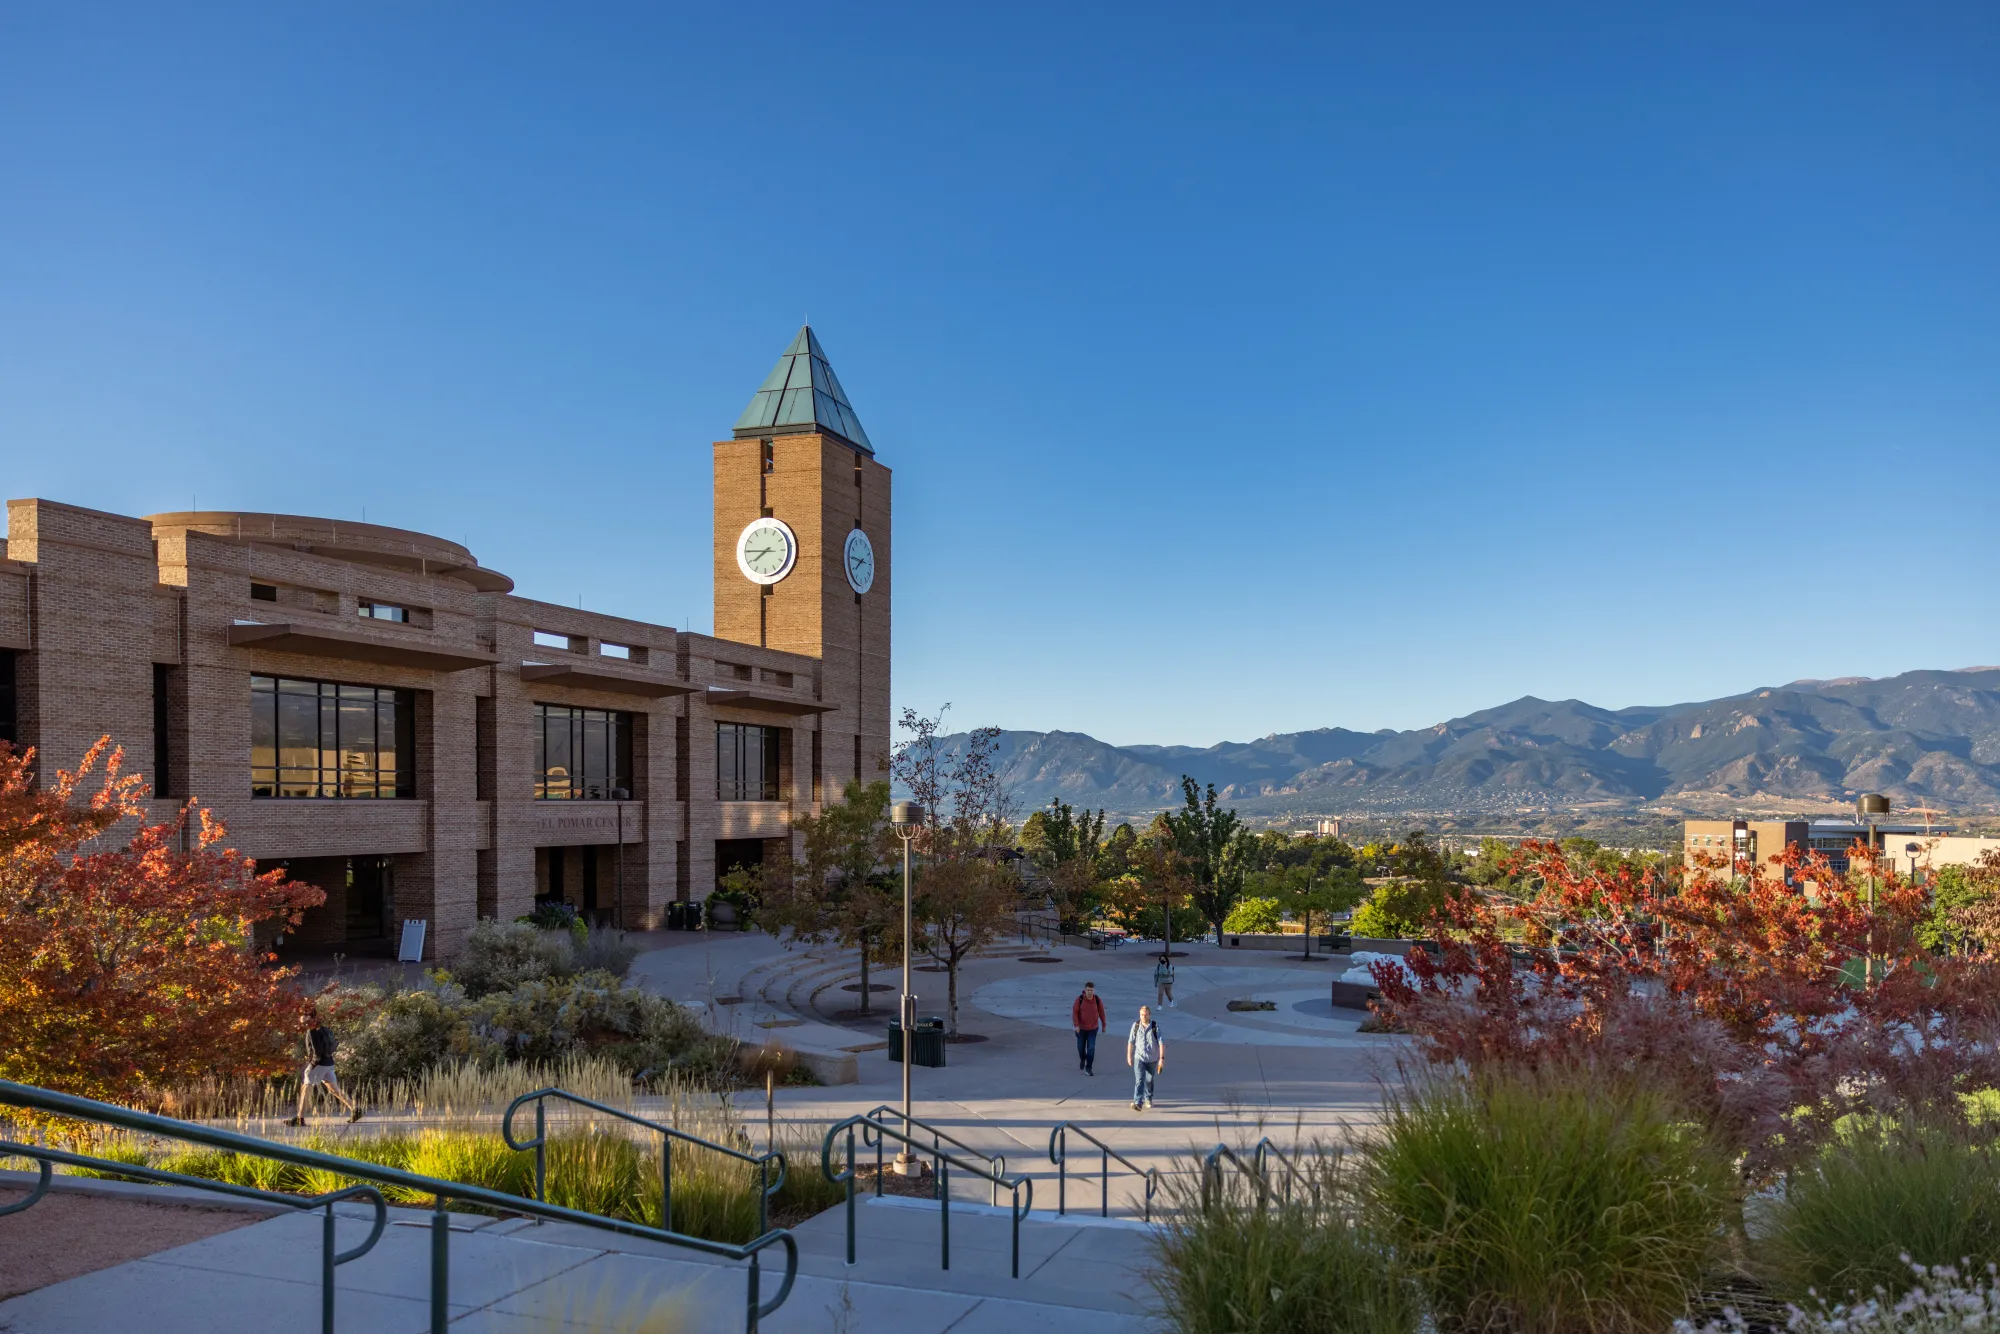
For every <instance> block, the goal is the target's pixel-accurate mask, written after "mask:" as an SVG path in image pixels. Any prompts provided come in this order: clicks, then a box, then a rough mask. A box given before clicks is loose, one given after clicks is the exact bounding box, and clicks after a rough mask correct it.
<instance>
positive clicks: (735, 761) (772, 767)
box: [715, 723, 778, 801]
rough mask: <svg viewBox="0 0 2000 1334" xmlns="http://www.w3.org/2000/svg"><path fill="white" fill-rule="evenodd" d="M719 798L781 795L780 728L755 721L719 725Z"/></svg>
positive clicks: (769, 798)
mask: <svg viewBox="0 0 2000 1334" xmlns="http://www.w3.org/2000/svg"><path fill="white" fill-rule="evenodd" d="M715 796H716V800H718V801H776V800H777V799H778V729H777V728H775V727H758V726H756V725H755V724H752V723H717V724H716V725H715Z"/></svg>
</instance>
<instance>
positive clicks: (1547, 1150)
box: [1362, 1073, 1737, 1334]
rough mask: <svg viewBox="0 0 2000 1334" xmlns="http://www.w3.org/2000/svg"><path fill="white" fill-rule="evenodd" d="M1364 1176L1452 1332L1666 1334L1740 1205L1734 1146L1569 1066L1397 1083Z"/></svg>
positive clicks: (1371, 1214)
mask: <svg viewBox="0 0 2000 1334" xmlns="http://www.w3.org/2000/svg"><path fill="white" fill-rule="evenodd" d="M1362 1186H1363V1191H1364V1194H1365V1196H1366V1200H1367V1210H1366V1215H1365V1216H1366V1217H1367V1218H1368V1220H1369V1221H1370V1223H1371V1225H1372V1226H1373V1227H1374V1228H1375V1229H1376V1230H1377V1233H1378V1235H1380V1236H1381V1237H1382V1239H1383V1240H1384V1241H1385V1242H1386V1243H1387V1244H1388V1246H1389V1247H1391V1248H1392V1249H1393V1251H1394V1252H1395V1254H1397V1255H1398V1256H1399V1257H1400V1258H1401V1259H1402V1260H1403V1261H1404V1262H1405V1263H1407V1264H1408V1266H1409V1267H1410V1270H1411V1272H1412V1274H1413V1276H1414V1278H1415V1280H1416V1282H1417V1284H1418V1286H1419V1287H1420V1289H1421V1290H1422V1292H1423V1294H1424V1296H1425V1299H1426V1304H1427V1306H1428V1307H1429V1310H1430V1313H1431V1315H1432V1318H1433V1319H1434V1320H1435V1321H1436V1324H1437V1328H1438V1329H1439V1330H1440V1331H1444V1334H1454V1332H1455V1331H1472V1330H1479V1331H1504V1332H1505V1334H1659V1331H1661V1330H1664V1329H1666V1328H1667V1327H1668V1325H1669V1324H1670V1323H1671V1322H1672V1321H1673V1320H1674V1319H1675V1318H1676V1317H1677V1316H1680V1315H1681V1314H1683V1313H1684V1312H1685V1311H1686V1310H1687V1307H1688V1302H1689V1298H1690V1297H1691V1296H1692V1295H1693V1294H1694V1292H1695V1291H1696V1290H1697V1287H1698V1285H1699V1283H1700V1281H1701V1279H1702V1276H1703V1275H1704V1273H1705V1272H1706V1271H1707V1270H1708V1269H1709V1268H1710V1266H1711V1264H1712V1262H1714V1261H1715V1260H1716V1259H1717V1258H1718V1250H1719V1248H1720V1246H1721V1244H1722V1242H1723V1240H1724V1236H1725V1232H1724V1226H1725V1223H1726V1222H1727V1221H1729V1220H1730V1219H1731V1218H1733V1217H1734V1216H1735V1210H1736V1208H1737V1201H1736V1191H1735V1185H1734V1175H1733V1173H1732V1170H1731V1166H1730V1163H1729V1161H1728V1160H1727V1158H1726V1156H1725V1155H1724V1154H1723V1153H1722V1152H1720V1151H1719V1150H1718V1149H1717V1148H1716V1146H1715V1145H1714V1144H1713V1143H1712V1142H1711V1141H1710V1140H1709V1139H1708V1138H1707V1137H1706V1136H1704V1135H1703V1134H1702V1133H1701V1132H1700V1131H1699V1130H1698V1129H1697V1128H1696V1127H1695V1126H1694V1125H1692V1124H1691V1123H1690V1122H1688V1121H1687V1120H1686V1119H1685V1118H1684V1117H1683V1116H1682V1115H1681V1114H1680V1113H1679V1111H1678V1110H1677V1108H1675V1107H1674V1106H1673V1105H1672V1104H1671V1103H1670V1102H1668V1101H1667V1100H1666V1099H1664V1098H1663V1097H1661V1096H1660V1095H1659V1094H1658V1093H1656V1092H1654V1091H1651V1090H1648V1089H1646V1088H1644V1087H1641V1086H1637V1085H1633V1084H1629V1083H1627V1084H1620V1083H1617V1082H1610V1081H1604V1080H1602V1079H1595V1078H1586V1077H1583V1076H1580V1075H1565V1074H1561V1073H1543V1074H1538V1075H1527V1074H1518V1073H1516V1074H1494V1075H1489V1076H1484V1077H1479V1078H1476V1079H1464V1080H1439V1081H1437V1082H1432V1083H1423V1084H1418V1085H1416V1086H1414V1087H1411V1088H1409V1089H1407V1090H1402V1091H1395V1092H1391V1093H1390V1094H1389V1095H1388V1096H1387V1097H1386V1099H1385V1105H1384V1124H1383V1127H1382V1131H1381V1135H1380V1140H1379V1142H1378V1143H1377V1144H1375V1145H1374V1146H1373V1148H1372V1150H1371V1152H1370V1154H1369V1157H1368V1160H1367V1163H1366V1168H1365V1171H1364V1175H1363V1182H1362Z"/></svg>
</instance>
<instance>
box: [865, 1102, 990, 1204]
mask: <svg viewBox="0 0 2000 1334" xmlns="http://www.w3.org/2000/svg"><path fill="white" fill-rule="evenodd" d="M884 1116H893V1117H895V1118H896V1119H897V1120H898V1121H901V1122H902V1123H903V1124H904V1125H905V1126H907V1127H910V1128H911V1129H914V1130H920V1131H922V1132H923V1133H924V1134H926V1135H929V1136H930V1137H931V1149H932V1151H933V1152H935V1151H936V1150H937V1149H938V1148H939V1147H940V1146H941V1145H945V1144H949V1145H951V1146H952V1147H953V1148H955V1149H957V1150H958V1151H959V1152H960V1153H963V1154H965V1155H966V1156H968V1157H971V1158H976V1159H978V1160H979V1161H980V1162H982V1163H985V1164H986V1168H987V1170H986V1171H984V1172H981V1173H979V1176H980V1177H981V1179H982V1180H986V1181H994V1174H997V1175H998V1176H1002V1177H1004V1176H1006V1175H1007V1155H1006V1154H1004V1153H986V1152H984V1151H982V1150H979V1149H975V1148H973V1147H972V1146H971V1145H970V1144H967V1143H966V1142H965V1141H964V1140H962V1139H958V1138H956V1137H954V1136H952V1135H950V1134H947V1133H946V1132H945V1131H943V1130H940V1129H938V1127H936V1126H934V1125H932V1124H931V1123H930V1122H928V1121H920V1120H918V1119H917V1118H916V1117H914V1116H904V1115H903V1109H902V1108H900V1107H891V1106H890V1105H889V1104H888V1103H883V1104H882V1105H880V1106H879V1107H872V1108H870V1109H869V1110H867V1111H865V1112H863V1113H861V1115H860V1117H859V1118H857V1119H859V1120H861V1121H863V1122H865V1123H866V1125H865V1126H864V1127H863V1129H862V1131H861V1142H862V1143H863V1144H865V1145H867V1146H868V1147H869V1148H871V1149H873V1150H875V1187H876V1189H875V1193H876V1194H877V1195H880V1194H881V1193H882V1189H881V1187H882V1137H881V1135H879V1134H877V1133H876V1130H877V1129H878V1128H880V1126H881V1120H880V1118H882V1117H884ZM907 1142H908V1143H910V1144H911V1145H912V1147H915V1148H921V1147H923V1146H922V1145H919V1144H917V1143H916V1142H915V1141H914V1140H911V1141H907ZM989 1202H990V1203H991V1204H992V1205H993V1206H994V1207H995V1208H998V1207H999V1205H1000V1186H999V1183H998V1182H997V1181H995V1183H994V1186H993V1198H992V1200H991V1201H989Z"/></svg>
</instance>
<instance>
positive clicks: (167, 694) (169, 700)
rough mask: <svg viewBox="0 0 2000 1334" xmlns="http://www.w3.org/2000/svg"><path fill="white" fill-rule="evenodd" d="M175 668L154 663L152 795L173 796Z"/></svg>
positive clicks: (162, 663)
mask: <svg viewBox="0 0 2000 1334" xmlns="http://www.w3.org/2000/svg"><path fill="white" fill-rule="evenodd" d="M173 681H174V669H173V668H172V667H171V666H169V665H168V664H166V663H164V662H156V663H154V664H153V774H152V778H153V795H154V796H156V797H171V796H173V795H174V785H173V778H172V775H173V771H174V727H173V720H174V711H173Z"/></svg>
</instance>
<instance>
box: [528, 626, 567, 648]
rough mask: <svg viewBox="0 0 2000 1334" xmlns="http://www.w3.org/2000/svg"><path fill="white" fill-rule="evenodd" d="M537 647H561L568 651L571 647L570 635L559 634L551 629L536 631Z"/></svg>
mask: <svg viewBox="0 0 2000 1334" xmlns="http://www.w3.org/2000/svg"><path fill="white" fill-rule="evenodd" d="M535 647H536V648H559V649H563V650H565V651H567V650H568V648H569V636H568V635H559V634H556V633H554V632H553V631H549V630H537V631H535Z"/></svg>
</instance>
